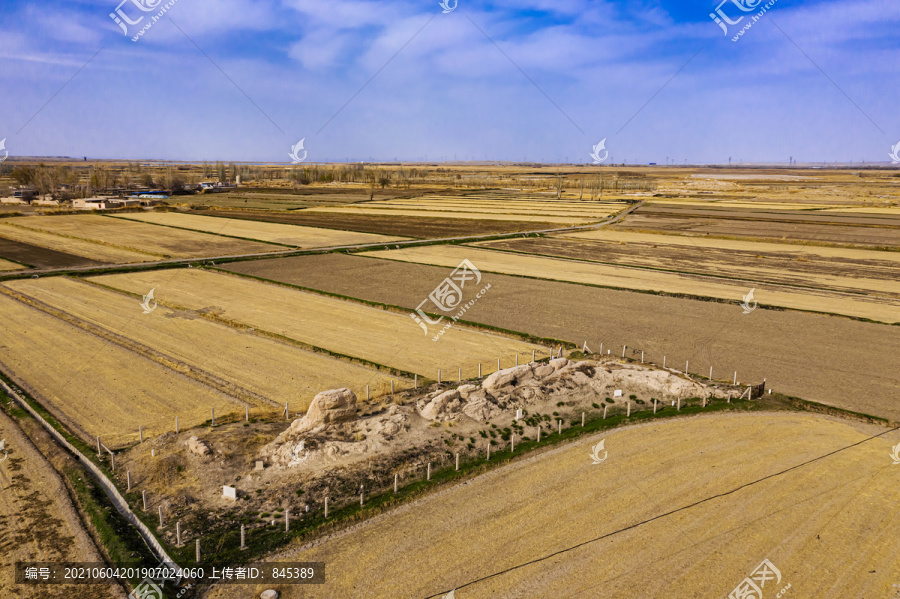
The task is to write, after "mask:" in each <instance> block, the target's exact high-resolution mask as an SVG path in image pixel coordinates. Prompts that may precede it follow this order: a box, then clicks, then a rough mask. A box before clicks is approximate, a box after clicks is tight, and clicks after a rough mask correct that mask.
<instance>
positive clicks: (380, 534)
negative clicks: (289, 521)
mask: <svg viewBox="0 0 900 599" xmlns="http://www.w3.org/2000/svg"><path fill="white" fill-rule="evenodd" d="M884 433H887V434H884ZM879 434H884V436H882V437H877V438H874V439H869V437H870V436H873V435H879ZM604 439H605V448H604V451H602V452H601V453H600V455H601V456H603V457H605V460H604V461H603V462H602V463H600V464H594V463H592V458H591V457H590V454H591V447H592V445H593V444H595V443H597V442H599V441H601V440H604ZM867 439H868V440H867ZM898 441H900V432H897V431H894V432H887V431H886V429H884V428H880V427H874V426H868V425H866V426H864V425H858V424H852V423H849V422H846V421H838V420H833V419H829V418H826V417H822V416H813V415H809V414H785V413H781V414H772V415H766V414H752V415H749V414H748V415H733V414H726V415H716V416H704V417H695V418H690V419H678V420H670V421H665V422H659V423H650V424H647V425H644V426H636V427H630V428H626V429H618V430H615V431H609V432H607V433H605V434H604V435H602V436H597V437H594V438H590V439H584V440H581V441H578V442H574V443H572V444H571V445H569V446H566V447H561V448H559V449H557V450H554V451H551V452H547V453H544V454H541V455H538V456H534V457H533V458H530V459H527V460H524V461H522V462H519V463H514V464H512V465H510V466H507V467H505V468H502V469H500V470H497V471H494V472H491V473H488V474H486V475H483V476H481V477H479V478H476V479H474V480H471V481H469V482H468V483H467V484H465V485H459V486H457V487H455V488H452V489H449V490H447V491H445V492H443V493H440V494H438V495H435V496H431V497H428V498H426V499H423V500H421V501H419V502H417V503H416V504H413V505H410V506H408V507H405V508H401V509H397V510H394V511H392V512H390V513H388V514H386V515H384V516H383V517H379V518H376V519H374V520H372V521H369V522H367V523H365V524H363V525H361V526H360V527H358V529H357V530H354V531H352V532H348V533H345V534H337V535H335V536H333V537H332V538H329V539H326V540H324V541H322V542H320V543H317V544H314V545H313V546H306V547H303V548H300V549H299V550H296V551H288V552H285V553H284V554H282V555H280V556H278V557H277V558H276V559H278V560H283V561H291V560H294V561H324V562H325V568H326V578H327V582H326V583H325V584H324V585H321V586H319V585H315V586H288V585H282V586H280V587H278V590H280V591H281V592H282V597H284V598H285V599H293V598H299V597H304V598H307V597H334V598H337V597H340V598H354V597H367V598H368V597H378V598H380V597H385V598H388V597H390V598H393V597H409V598H415V597H421V598H425V597H442V596H444V595H445V594H447V593H449V592H450V590H452V589H456V591H455V597H456V599H469V598H472V599H475V598H481V597H510V598H512V597H557V598H567V597H601V596H602V597H617V598H618V597H621V598H626V597H627V598H633V597H642V598H643V597H646V598H655V597H659V598H663V597H709V596H718V597H724V596H726V595H728V593H730V592H731V591H732V590H733V589H734V588H736V587H737V586H738V584H739V583H741V582H742V581H743V580H744V578H745V577H747V576H750V574H751V572H753V571H754V570H755V569H756V568H757V566H758V565H759V564H760V563H761V562H762V561H763V560H764V559H768V560H770V562H771V563H772V564H773V565H774V566H775V567H776V568H777V569H778V570H779V572H780V580H777V581H768V582H767V583H766V584H764V591H765V595H764V596H766V597H774V596H775V595H776V593H779V592H780V591H781V590H783V589H785V588H787V587H788V585H790V588H789V589H788V591H787V592H786V593H785V594H783V595H782V596H783V597H796V598H798V599H799V598H806V597H842V598H847V599H850V598H863V597H889V596H890V593H892V592H893V590H894V587H893V586H892V585H894V584H896V583H898V582H900V554H898V553H897V551H896V550H895V547H894V546H895V541H896V539H897V538H898V536H900V516H898V513H897V510H896V505H897V502H898V500H900V484H898V483H900V467H898V466H894V465H892V460H891V458H890V452H891V446H892V444H894V443H897V442H898ZM823 456H824V457H823ZM698 502H700V503H698ZM850 506H852V509H848V508H849V507H850ZM665 514H668V515H665ZM251 590H253V589H252V588H241V587H235V586H220V587H215V588H213V589H212V590H211V591H210V592H209V593H208V594H207V596H208V597H215V598H237V597H245V596H247V594H248V592H249V591H251ZM255 590H256V591H257V592H258V591H260V590H262V587H260V588H257V589H255Z"/></svg>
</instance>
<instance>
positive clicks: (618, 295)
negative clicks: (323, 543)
mask: <svg viewBox="0 0 900 599" xmlns="http://www.w3.org/2000/svg"><path fill="white" fill-rule="evenodd" d="M477 265H478V263H477V262H476V266H477ZM228 268H229V269H232V270H235V271H238V272H245V273H249V274H252V275H255V276H259V277H264V278H268V279H273V280H281V281H284V282H287V283H290V284H294V285H300V286H303V287H309V288H313V289H321V290H324V291H328V292H331V293H336V294H341V295H346V296H352V297H358V298H362V299H365V300H369V301H373V302H382V303H386V304H391V305H395V306H402V307H404V308H407V309H413V308H415V307H416V306H417V305H418V303H419V302H420V301H421V299H422V298H423V297H426V296H427V294H428V293H429V292H430V291H431V290H432V289H433V281H434V280H440V278H441V277H444V276H446V272H447V270H446V269H445V268H442V267H434V266H425V265H422V264H411V263H405V262H395V261H392V260H378V259H374V258H366V257H362V256H346V255H338V254H328V255H321V256H298V257H293V258H281V259H272V260H258V261H253V262H242V263H237V264H231V265H229V266H228ZM485 276H486V277H488V275H485ZM487 280H489V281H490V283H491V285H492V287H491V290H490V293H487V294H485V295H484V297H482V298H481V299H480V300H479V301H478V303H477V304H476V305H475V306H473V307H472V309H471V310H470V311H469V312H468V313H467V314H466V315H465V319H466V320H471V321H475V322H479V323H484V324H487V325H491V326H495V327H499V328H503V329H507V330H516V331H523V332H527V333H530V334H533V335H537V336H540V337H548V338H554V339H565V340H568V341H571V342H574V343H576V344H578V345H579V346H580V345H581V343H582V342H583V341H585V340H586V341H587V343H588V346H589V347H590V348H591V349H593V350H594V351H599V350H600V344H601V343H603V344H604V351H606V349H605V348H611V349H613V351H614V353H617V354H619V355H621V351H622V346H623V345H626V344H627V345H628V346H629V348H632V349H629V350H628V357H630V358H634V359H640V357H641V354H640V351H639V350H641V349H642V350H644V351H645V357H646V359H647V360H648V361H654V362H656V363H658V364H662V363H663V360H664V357H667V358H668V363H669V364H670V365H672V364H675V365H678V367H679V368H680V367H683V366H684V363H685V362H686V361H689V362H690V365H691V367H690V370H691V371H692V372H699V373H701V374H703V375H707V374H709V367H710V366H713V367H714V372H713V376H714V378H717V379H727V380H728V381H729V382H730V381H731V380H732V373H733V372H734V371H738V380H739V381H744V382H746V383H758V382H761V381H762V380H763V379H764V378H766V379H768V383H769V385H770V386H772V387H774V388H775V389H777V390H779V391H781V392H783V393H788V394H791V395H796V396H800V397H803V398H804V399H808V400H812V401H820V402H823V403H827V404H830V405H834V406H838V407H842V408H845V409H849V410H855V411H859V412H865V413H867V414H874V415H879V416H883V417H886V418H890V419H892V420H894V421H898V422H900V405H898V404H897V402H896V401H895V399H894V398H896V397H898V396H900V375H898V372H897V368H896V363H895V362H896V360H895V358H894V356H897V355H900V334H898V333H897V328H896V327H891V326H885V325H878V324H872V323H865V322H858V321H854V320H849V319H846V318H840V317H833V316H825V315H820V314H809V313H803V312H794V311H777V310H756V311H754V312H753V313H751V314H743V310H742V309H741V307H740V306H737V305H733V304H722V303H716V302H708V301H699V300H691V299H682V298H674V297H664V296H658V295H652V294H647V293H635V292H630V291H620V290H614V289H603V288H598V287H589V286H585V285H574V284H568V283H559V282H553V281H542V280H535V279H526V278H521V277H512V276H506V275H490V276H489V279H487ZM385 281H402V282H403V284H402V285H385V284H384V282H385ZM635 348H637V350H638V351H637V353H634V351H635Z"/></svg>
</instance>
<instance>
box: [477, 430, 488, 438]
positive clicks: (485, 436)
mask: <svg viewBox="0 0 900 599" xmlns="http://www.w3.org/2000/svg"><path fill="white" fill-rule="evenodd" d="M478 434H479V435H481V437H482V438H483V439H487V433H486V432H485V431H478Z"/></svg>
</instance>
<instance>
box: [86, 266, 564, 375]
mask: <svg viewBox="0 0 900 599" xmlns="http://www.w3.org/2000/svg"><path fill="white" fill-rule="evenodd" d="M448 275H449V271H445V272H444V274H443V275H442V276H441V277H439V278H437V279H435V280H434V281H432V282H431V284H432V285H433V286H436V285H437V284H438V283H440V282H441V281H442V280H443V278H444V277H446V276H448ZM90 280H92V281H95V282H97V283H100V284H103V285H107V286H110V287H113V288H116V289H121V290H125V291H129V292H131V293H146V290H147V289H150V288H155V289H156V297H157V298H158V299H159V302H160V303H161V304H163V305H165V306H168V307H173V308H183V309H188V310H198V311H204V312H206V313H209V314H214V315H215V316H216V317H217V318H219V319H221V320H223V321H225V322H232V323H240V324H242V325H246V326H251V327H254V328H257V329H260V330H262V331H267V332H269V333H273V334H276V335H281V336H284V337H287V338H289V339H293V340H296V341H299V342H301V343H305V344H308V345H310V346H313V347H317V348H322V349H325V350H327V351H330V352H334V353H336V354H340V355H343V356H351V357H354V358H360V359H363V360H366V361H368V362H371V363H375V364H379V365H382V366H388V367H391V368H395V369H398V370H401V371H405V372H409V373H417V374H419V376H425V377H428V378H430V379H436V378H437V375H438V369H442V370H443V372H444V376H446V377H447V378H450V377H452V376H458V369H459V368H463V372H462V376H463V377H471V376H474V374H475V373H476V371H477V363H478V362H484V363H485V365H488V367H489V370H487V372H492V371H493V367H491V366H489V365H491V364H494V365H496V362H497V358H502V359H503V360H504V362H505V364H506V365H507V366H508V365H509V363H510V361H511V360H513V359H514V357H515V356H516V355H517V354H518V355H519V356H520V357H522V358H525V357H527V358H528V359H530V358H531V352H532V350H537V351H542V352H545V353H546V351H547V350H546V349H545V348H543V347H540V346H537V345H533V344H529V343H525V342H522V341H519V340H516V339H513V338H509V337H505V336H501V335H497V334H491V333H485V332H480V331H474V330H471V329H466V328H463V327H460V326H454V327H453V328H451V329H449V330H448V331H447V332H446V333H445V334H444V335H443V337H441V338H440V339H439V340H438V341H432V336H430V335H423V334H422V330H421V329H420V328H419V327H418V325H417V324H416V323H415V322H414V321H413V320H412V318H410V315H409V314H405V313H397V312H388V311H384V310H380V309H377V308H373V307H369V306H366V305H363V304H358V303H354V302H348V301H343V300H339V299H335V298H330V297H325V296H322V295H318V294H313V293H307V292H303V291H299V290H295V289H290V288H288V287H284V286H281V285H274V284H269V283H264V282H259V281H254V280H252V279H247V278H243V277H238V276H235V275H229V274H219V273H215V272H209V271H205V270H200V269H190V270H188V269H182V270H178V271H158V272H142V273H133V274H121V275H109V276H101V277H93V278H91V279H90ZM422 299H425V296H423V298H422ZM420 301H421V300H420ZM432 334H433V333H432Z"/></svg>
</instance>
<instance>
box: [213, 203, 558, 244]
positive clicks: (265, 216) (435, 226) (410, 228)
mask: <svg viewBox="0 0 900 599" xmlns="http://www.w3.org/2000/svg"><path fill="white" fill-rule="evenodd" d="M200 213H201V214H206V215H210V216H228V217H231V218H242V219H246V220H251V221H262V222H270V223H283V224H290V225H301V226H308V227H323V228H326V229H340V230H345V231H362V232H365V233H377V234H383V235H402V236H404V237H414V238H420V239H421V238H439V237H464V236H469V235H485V234H490V233H517V232H519V231H531V230H535V229H552V228H554V227H557V226H559V225H558V223H548V222H543V221H531V220H518V221H515V220H512V221H506V220H470V219H464V218H434V217H426V216H385V215H377V214H327V213H312V212H308V211H305V210H300V211H295V212H266V211H258V210H254V211H238V210H233V211H213V210H206V211H202V212H200Z"/></svg>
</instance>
